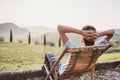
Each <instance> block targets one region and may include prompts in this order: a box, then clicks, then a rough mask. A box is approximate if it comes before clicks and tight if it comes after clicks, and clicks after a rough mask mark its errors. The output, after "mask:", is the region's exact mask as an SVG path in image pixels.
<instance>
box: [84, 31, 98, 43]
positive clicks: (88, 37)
mask: <svg viewBox="0 0 120 80" xmlns="http://www.w3.org/2000/svg"><path fill="white" fill-rule="evenodd" d="M83 32H84V35H83V38H85V39H86V40H88V41H91V42H93V41H95V40H96V39H97V37H98V36H97V33H96V32H95V31H94V30H91V31H87V30H84V31H83Z"/></svg>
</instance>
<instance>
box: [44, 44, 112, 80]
mask: <svg viewBox="0 0 120 80" xmlns="http://www.w3.org/2000/svg"><path fill="white" fill-rule="evenodd" d="M111 46H112V45H111V44H107V45H106V46H86V47H81V48H65V49H64V50H63V52H62V54H61V55H60V56H59V58H58V59H57V61H56V62H55V63H54V65H53V66H52V67H51V69H50V70H48V68H47V66H46V64H44V67H45V69H46V71H47V76H46V78H45V80H65V79H69V78H70V77H71V76H72V77H73V79H74V78H75V77H79V78H80V76H82V75H83V74H84V73H86V72H90V71H91V80H94V70H95V64H96V61H97V59H98V58H99V56H101V55H102V54H103V53H104V52H105V51H106V50H108V49H109V48H110V47H111ZM68 52H69V53H71V56H70V61H69V64H68V66H67V68H66V69H65V71H64V72H63V73H62V74H61V75H59V73H58V68H59V66H58V64H59V62H60V60H61V59H62V57H63V56H64V54H65V53H68ZM70 79H71V78H70ZM70 79H69V80H70ZM80 80H81V79H80Z"/></svg>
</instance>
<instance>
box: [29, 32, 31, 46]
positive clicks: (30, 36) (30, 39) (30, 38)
mask: <svg viewBox="0 0 120 80" xmlns="http://www.w3.org/2000/svg"><path fill="white" fill-rule="evenodd" d="M30 43H31V36H30V32H29V36H28V44H30Z"/></svg>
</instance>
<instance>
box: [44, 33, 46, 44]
mask: <svg viewBox="0 0 120 80" xmlns="http://www.w3.org/2000/svg"><path fill="white" fill-rule="evenodd" d="M43 43H44V46H46V35H45V34H44V40H43Z"/></svg>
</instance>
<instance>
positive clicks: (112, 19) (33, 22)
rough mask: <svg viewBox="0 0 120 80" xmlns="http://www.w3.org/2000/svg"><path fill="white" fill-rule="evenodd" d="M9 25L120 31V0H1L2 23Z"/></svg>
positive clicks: (0, 16)
mask: <svg viewBox="0 0 120 80" xmlns="http://www.w3.org/2000/svg"><path fill="white" fill-rule="evenodd" d="M6 22H13V23H15V24H17V25H18V26H20V27H27V26H38V25H43V26H46V27H50V28H57V25H58V24H61V25H66V26H70V27H75V28H82V27H83V26H85V25H92V26H94V27H96V28H97V29H98V30H106V29H111V28H120V0H0V23H6Z"/></svg>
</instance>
